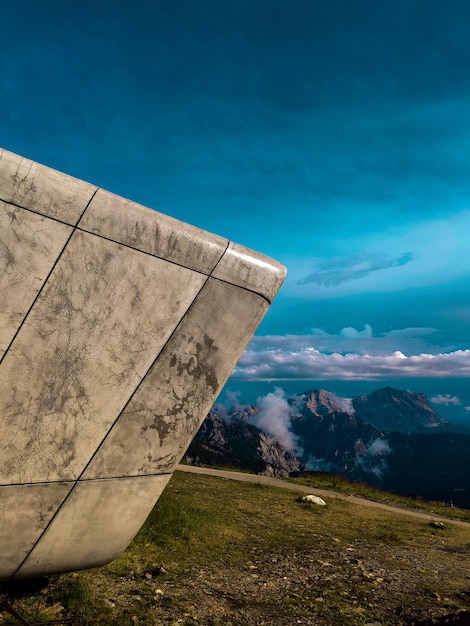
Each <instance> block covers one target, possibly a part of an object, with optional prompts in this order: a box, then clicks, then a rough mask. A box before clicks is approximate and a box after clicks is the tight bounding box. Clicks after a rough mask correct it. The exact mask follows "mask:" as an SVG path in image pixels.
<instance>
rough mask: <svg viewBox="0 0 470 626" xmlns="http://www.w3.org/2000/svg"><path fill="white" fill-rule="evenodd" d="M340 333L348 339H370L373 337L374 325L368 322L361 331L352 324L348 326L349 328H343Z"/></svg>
mask: <svg viewBox="0 0 470 626" xmlns="http://www.w3.org/2000/svg"><path fill="white" fill-rule="evenodd" d="M339 334H340V336H341V337H345V338H346V339H360V338H363V337H366V338H367V339H370V338H371V337H372V327H371V326H370V325H369V324H366V325H365V326H364V330H361V331H359V330H356V329H355V328H352V327H351V326H348V327H347V328H343V329H342V330H341V331H340V333H339Z"/></svg>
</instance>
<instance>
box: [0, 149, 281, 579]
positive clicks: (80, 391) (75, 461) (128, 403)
mask: <svg viewBox="0 0 470 626" xmlns="http://www.w3.org/2000/svg"><path fill="white" fill-rule="evenodd" d="M284 276H285V269H284V268H283V267H282V266H281V265H279V264H278V263H276V262H275V261H273V260H271V259H269V258H267V257H265V256H263V255H260V254H258V253H256V252H253V251H251V250H248V249H246V248H244V247H242V246H239V245H237V244H234V243H231V242H229V241H227V240H225V239H223V238H222V237H218V236H215V235H212V234H210V233H207V232H205V231H202V230H200V229H198V228H195V227H193V226H190V225H188V224H184V223H182V222H179V221H177V220H175V219H172V218H170V217H168V216H165V215H162V214H160V213H158V212H156V211H153V210H151V209H148V208H145V207H143V206H140V205H138V204H136V203H133V202H130V201H129V200H124V199H123V198H120V197H118V196H116V195H113V194H112V193H109V192H107V191H104V190H102V189H97V188H96V187H94V186H93V185H90V184H88V183H85V182H82V181H80V180H76V179H74V178H72V177H70V176H67V175H65V174H61V173H59V172H56V171H54V170H51V169H49V168H47V167H44V166H42V165H39V164H37V163H33V162H32V161H28V160H26V159H23V158H21V157H19V156H17V155H14V154H12V153H10V152H6V151H1V150H0V581H6V580H17V579H21V578H27V577H32V576H43V575H47V574H52V573H56V572H62V571H69V570H75V569H80V568H87V567H93V566H95V565H100V564H103V563H107V562H109V561H111V560H112V559H114V558H116V557H117V556H119V554H121V552H122V551H123V550H124V549H125V548H126V547H127V545H128V544H129V542H130V541H131V540H132V538H133V537H134V535H135V534H136V532H137V531H138V530H139V528H140V526H141V525H142V523H143V522H144V520H145V519H146V517H147V515H148V514H149V512H150V511H151V509H152V507H153V506H154V504H155V502H156V501H157V499H158V497H159V495H160V494H161V492H162V491H163V489H164V488H165V485H166V483H167V482H168V480H169V478H170V477H171V474H172V472H173V471H174V469H175V466H176V465H177V464H178V463H179V461H180V459H181V457H182V456H183V454H184V452H185V451H186V448H187V446H188V445H189V443H190V441H191V439H192V438H193V437H194V435H195V433H196V431H197V429H198V427H199V425H200V423H201V422H202V420H203V419H204V417H205V415H206V413H207V412H208V410H209V409H210V407H211V405H212V403H213V401H214V399H215V398H216V396H217V395H218V393H219V392H220V390H221V388H222V386H223V385H224V383H225V381H226V380H227V378H228V376H229V375H230V373H231V371H232V369H233V367H234V366H235V364H236V362H237V360H238V358H239V357H240V355H241V354H242V352H243V350H244V349H245V347H246V345H247V343H248V341H249V340H250V338H251V336H252V335H253V333H254V332H255V330H256V328H257V326H258V324H259V323H260V321H261V319H262V317H263V316H264V314H265V313H266V311H267V309H268V307H269V305H270V303H271V301H272V299H273V298H274V296H275V295H276V293H277V291H278V289H279V288H280V286H281V284H282V281H283V279H284Z"/></svg>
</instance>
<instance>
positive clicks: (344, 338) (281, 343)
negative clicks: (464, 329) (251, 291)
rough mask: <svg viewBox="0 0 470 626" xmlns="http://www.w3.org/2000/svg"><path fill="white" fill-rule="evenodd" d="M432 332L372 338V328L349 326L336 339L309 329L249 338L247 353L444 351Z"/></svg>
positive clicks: (406, 330)
mask: <svg viewBox="0 0 470 626" xmlns="http://www.w3.org/2000/svg"><path fill="white" fill-rule="evenodd" d="M434 333H436V329H435V328H404V329H400V330H392V331H389V332H388V333H383V334H381V335H374V333H373V330H372V327H371V326H370V325H369V324H366V325H365V326H364V328H363V330H356V329H355V328H352V327H350V326H348V327H346V328H343V329H341V330H340V332H339V333H338V334H337V335H334V334H329V333H326V332H325V331H324V330H322V329H321V328H310V329H309V330H308V332H306V333H304V334H302V335H264V336H255V337H253V339H252V341H251V343H250V345H249V346H248V349H249V350H254V351H255V352H257V351H261V350H280V351H289V352H292V351H293V352H298V351H301V350H305V349H307V348H314V349H315V350H318V351H320V352H330V353H333V352H339V353H341V354H344V353H347V352H352V353H360V354H374V355H379V354H382V355H387V354H392V353H393V352H395V351H400V352H403V353H404V354H419V353H421V352H426V353H428V352H429V353H434V352H442V351H447V350H446V348H445V347H444V348H443V347H442V346H439V347H438V346H433V345H432V343H431V342H430V340H432V335H433V334H434Z"/></svg>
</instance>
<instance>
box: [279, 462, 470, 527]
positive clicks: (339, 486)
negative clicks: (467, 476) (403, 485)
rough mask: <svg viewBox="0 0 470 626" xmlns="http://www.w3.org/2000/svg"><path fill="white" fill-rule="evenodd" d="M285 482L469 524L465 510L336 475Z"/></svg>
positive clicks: (315, 475)
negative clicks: (408, 496) (410, 496)
mask: <svg viewBox="0 0 470 626" xmlns="http://www.w3.org/2000/svg"><path fill="white" fill-rule="evenodd" d="M286 480H288V481H289V482H292V483H294V484H297V485H306V486H308V487H312V488H317V489H326V490H329V491H336V492H338V493H345V494H346V493H347V494H352V495H355V496H359V497H361V498H366V499H368V500H373V501H375V502H385V503H387V504H393V505H397V506H400V507H404V508H409V509H415V510H418V511H423V512H428V513H434V514H438V515H442V516H443V517H448V518H449V519H459V520H462V521H465V522H470V511H468V510H466V509H459V508H458V507H449V506H446V505H445V504H444V503H442V502H426V501H424V500H421V499H420V498H406V497H405V496H400V495H398V494H395V493H391V492H388V491H381V490H380V489H376V488H374V487H371V486H370V485H367V484H366V483H361V482H355V481H351V480H348V479H347V478H346V477H344V476H340V475H338V474H327V473H323V472H318V473H315V474H314V475H313V476H307V475H304V476H300V477H298V478H288V479H286Z"/></svg>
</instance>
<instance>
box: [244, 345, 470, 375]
mask: <svg viewBox="0 0 470 626" xmlns="http://www.w3.org/2000/svg"><path fill="white" fill-rule="evenodd" d="M469 376H470V350H456V351H454V352H448V353H438V354H429V353H421V354H416V355H412V356H407V355H406V354H404V353H403V352H401V351H399V350H397V351H394V352H392V353H391V354H386V355H384V354H378V355H377V354H376V355H372V354H360V353H348V354H339V353H333V354H324V353H321V352H320V351H319V350H316V349H315V348H308V347H307V348H301V349H300V350H292V351H290V350H288V349H286V348H284V349H280V348H277V349H274V350H273V349H261V350H253V349H248V350H246V351H245V353H244V354H243V356H242V357H241V359H240V361H239V362H238V365H237V367H236V368H235V371H234V373H233V376H232V377H233V378H235V379H243V380H276V379H278V380H281V379H313V380H381V379H386V378H400V377H403V378H410V377H428V378H434V377H436V378H438V377H456V378H463V377H469Z"/></svg>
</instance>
